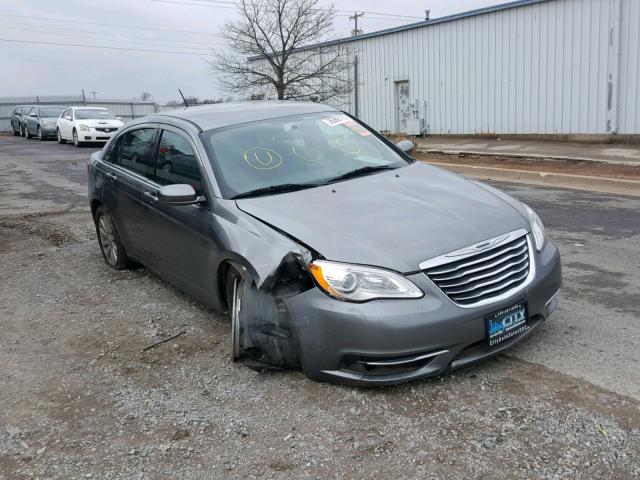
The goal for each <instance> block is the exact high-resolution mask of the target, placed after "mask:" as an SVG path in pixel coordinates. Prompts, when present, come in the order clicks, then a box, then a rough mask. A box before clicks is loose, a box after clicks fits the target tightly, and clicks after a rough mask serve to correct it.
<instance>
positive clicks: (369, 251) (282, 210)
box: [236, 162, 530, 273]
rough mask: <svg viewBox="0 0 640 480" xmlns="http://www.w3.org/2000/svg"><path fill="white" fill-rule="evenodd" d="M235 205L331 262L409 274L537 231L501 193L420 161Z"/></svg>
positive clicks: (239, 202) (248, 200)
mask: <svg viewBox="0 0 640 480" xmlns="http://www.w3.org/2000/svg"><path fill="white" fill-rule="evenodd" d="M236 204H237V205H238V208H240V209H241V210H243V211H244V212H246V213H248V214H250V215H252V216H254V217H256V218H258V219H260V220H261V221H263V222H265V223H267V224H269V225H271V226H273V227H275V228H277V229H279V230H281V231H283V232H285V233H286V234H288V235H290V236H291V237H294V238H295V239H297V240H298V241H299V242H302V243H304V244H305V245H307V246H308V247H310V248H312V249H314V250H315V251H317V252H318V253H319V254H320V255H322V256H323V257H324V258H326V259H327V260H334V261H340V262H350V263H358V264H365V265H375V266H380V267H385V268H389V269H392V270H396V271H399V272H403V273H408V272H413V271H417V270H418V265H419V263H420V262H422V261H424V260H427V259H429V258H433V257H436V256H439V255H442V254H445V253H448V252H451V251H453V250H457V249H459V248H462V247H466V246H469V245H473V244H475V243H478V242H481V241H483V240H486V239H489V238H492V237H495V236H498V235H500V234H502V233H506V232H511V231H513V230H517V229H520V228H524V229H527V230H529V229H530V226H529V223H528V221H527V220H526V219H525V217H524V216H523V215H522V214H521V213H520V212H518V211H517V210H516V209H515V208H514V207H513V206H511V205H510V204H509V203H508V202H507V201H506V200H505V199H502V198H500V197H499V196H498V195H497V194H495V193H492V192H491V191H490V190H487V189H485V188H483V187H482V186H480V185H478V184H476V183H474V182H471V181H469V180H466V179H464V178H462V177H459V176H457V175H455V174H452V173H450V172H448V171H445V170H442V169H439V168H436V167H432V166H430V165H426V164H423V163H420V162H416V163H414V164H412V165H409V166H407V167H405V168H402V169H398V170H393V171H387V172H382V173H378V174H375V175H369V176H366V177H359V178H355V179H352V180H348V181H344V182H338V183H334V184H332V185H327V186H322V187H316V188H311V189H308V190H300V191H297V192H291V193H285V194H279V195H272V196H265V197H256V198H249V199H242V200H237V201H236Z"/></svg>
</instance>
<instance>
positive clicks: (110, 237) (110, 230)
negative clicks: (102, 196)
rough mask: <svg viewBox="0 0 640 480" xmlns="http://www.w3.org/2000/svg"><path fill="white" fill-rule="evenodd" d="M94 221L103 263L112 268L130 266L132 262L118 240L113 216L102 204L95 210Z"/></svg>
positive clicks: (117, 268) (119, 268) (120, 268)
mask: <svg viewBox="0 0 640 480" xmlns="http://www.w3.org/2000/svg"><path fill="white" fill-rule="evenodd" d="M95 223H96V232H97V234H98V244H99V245H100V251H101V252H102V256H103V258H104V261H105V263H106V264H107V265H109V266H110V267H111V268H113V269H114V270H124V269H126V268H131V267H132V266H133V265H134V263H133V262H132V261H131V260H130V259H129V257H128V256H127V250H126V249H125V248H124V245H123V244H122V241H121V240H120V236H119V235H118V231H117V230H116V226H115V223H114V222H113V217H112V216H111V213H110V212H109V210H107V209H106V208H105V207H104V206H102V207H99V208H98V210H96V214H95Z"/></svg>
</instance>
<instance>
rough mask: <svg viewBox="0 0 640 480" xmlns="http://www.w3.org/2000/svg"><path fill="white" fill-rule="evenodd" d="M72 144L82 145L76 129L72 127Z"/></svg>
mask: <svg viewBox="0 0 640 480" xmlns="http://www.w3.org/2000/svg"><path fill="white" fill-rule="evenodd" d="M73 144H74V145H75V146H76V147H81V146H82V142H81V141H80V140H79V139H78V132H77V131H76V129H75V128H74V129H73Z"/></svg>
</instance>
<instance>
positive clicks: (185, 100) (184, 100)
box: [178, 89, 189, 108]
mask: <svg viewBox="0 0 640 480" xmlns="http://www.w3.org/2000/svg"><path fill="white" fill-rule="evenodd" d="M178 91H179V92H180V96H181V97H182V101H183V102H184V106H185V108H189V104H188V103H187V99H186V98H184V95H183V94H182V90H180V89H178Z"/></svg>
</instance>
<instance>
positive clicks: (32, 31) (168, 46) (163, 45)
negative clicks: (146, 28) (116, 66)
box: [3, 25, 223, 54]
mask: <svg viewBox="0 0 640 480" xmlns="http://www.w3.org/2000/svg"><path fill="white" fill-rule="evenodd" d="M3 26H4V27H5V28H10V29H12V30H21V31H24V32H30V33H40V34H42V35H57V36H63V37H73V38H84V39H85V40H99V41H108V42H115V43H128V44H131V40H112V39H106V38H96V37H91V36H86V35H74V34H72V33H61V32H46V31H41V30H33V29H30V28H23V27H14V26H11V25H3ZM151 40H153V39H151ZM135 43H136V45H149V46H157V47H167V48H185V47H186V48H194V49H197V50H202V51H203V54H204V50H205V47H189V46H186V45H167V44H157V43H153V42H140V41H137V40H136V42H135ZM215 46H223V45H220V44H214V43H212V44H209V47H215Z"/></svg>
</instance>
